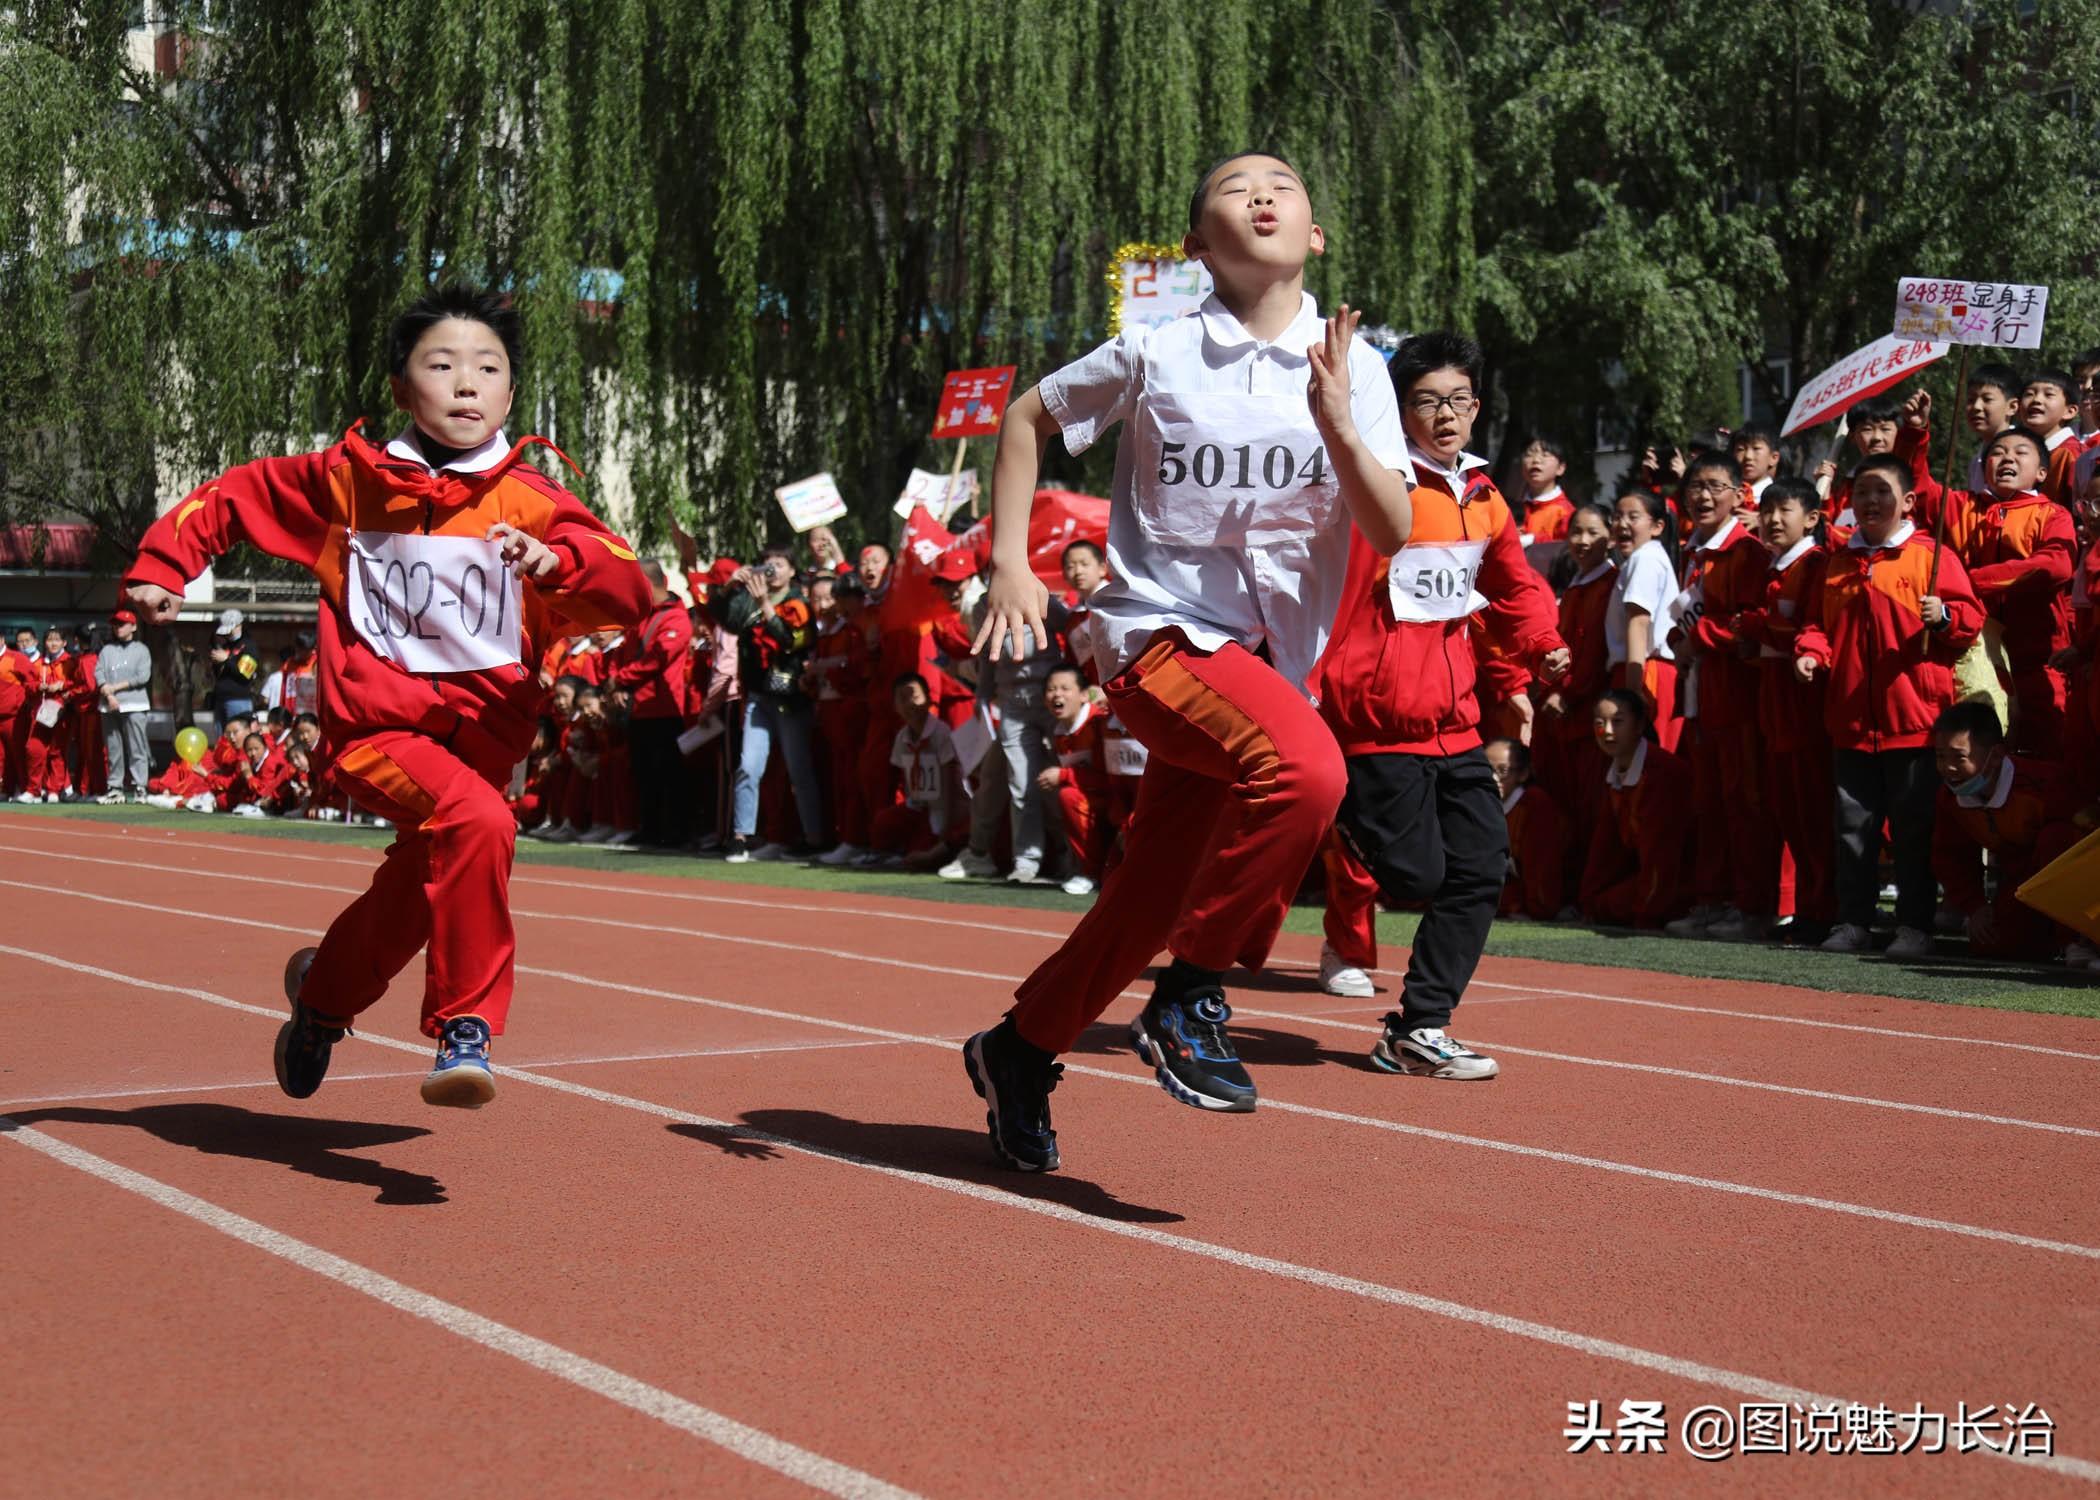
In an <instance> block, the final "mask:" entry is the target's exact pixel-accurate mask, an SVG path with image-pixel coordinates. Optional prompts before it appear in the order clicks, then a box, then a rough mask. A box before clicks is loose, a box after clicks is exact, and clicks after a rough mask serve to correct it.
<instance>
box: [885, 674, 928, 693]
mask: <svg viewBox="0 0 2100 1500" xmlns="http://www.w3.org/2000/svg"><path fill="white" fill-rule="evenodd" d="M908 682H916V683H917V684H918V685H919V686H920V687H922V688H925V689H926V696H927V697H928V698H931V697H932V696H933V684H931V683H929V682H928V681H927V680H926V679H925V677H923V676H922V675H920V674H919V673H917V672H899V673H898V674H897V675H896V676H895V677H894V678H892V679H891V681H890V692H891V693H892V694H895V693H896V691H897V689H898V688H901V687H903V686H904V685H905V684H906V683H908Z"/></svg>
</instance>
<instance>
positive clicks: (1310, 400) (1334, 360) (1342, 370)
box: [1305, 302, 1363, 444]
mask: <svg viewBox="0 0 2100 1500" xmlns="http://www.w3.org/2000/svg"><path fill="white" fill-rule="evenodd" d="M1362 321H1363V314H1362V313H1360V312H1357V311H1356V310H1355V309H1354V308H1352V307H1350V305H1349V304H1348V303H1346V302H1344V303H1343V304H1342V305H1341V307H1340V308H1339V309H1338V310H1337V311H1336V313H1335V315H1334V316H1333V317H1331V318H1329V319H1328V320H1327V337H1326V338H1324V339H1322V340H1321V341H1320V342H1319V343H1317V344H1314V345H1312V346H1311V347H1310V348H1308V349H1307V350H1306V351H1305V357H1306V358H1307V359H1308V360H1310V361H1311V362H1312V375H1311V378H1310V379H1309V380H1307V382H1306V386H1305V399H1306V402H1307V404H1308V405H1310V406H1311V407H1312V419H1313V425H1314V426H1316V427H1318V428H1319V429H1320V436H1321V437H1323V438H1325V439H1326V440H1327V441H1328V443H1329V444H1333V443H1336V442H1338V441H1339V440H1340V439H1342V438H1345V437H1347V436H1348V435H1349V434H1350V433H1352V432H1354V431H1355V430H1356V415H1355V412H1354V410H1353V409H1352V408H1351V407H1350V405H1349V345H1350V343H1351V341H1353V340H1354V339H1355V337H1356V325H1357V324H1358V323H1360V322H1362Z"/></svg>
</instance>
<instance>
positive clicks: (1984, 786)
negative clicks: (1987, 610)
mask: <svg viewBox="0 0 2100 1500" xmlns="http://www.w3.org/2000/svg"><path fill="white" fill-rule="evenodd" d="M1932 749H1933V758H1934V762H1935V765H1936V767H1937V769H1938V771H1939V773H1940V783H1941V785H1940V789H1939V806H1938V809H1937V813H1936V816H1935V819H1934V823H1933V831H1932V873H1933V874H1934V876H1936V877H1937V878H1938V880H1939V883H1940V888H1941V890H1943V891H1944V892H1945V893H1946V903H1947V906H1948V907H1949V908H1950V909H1951V912H1952V914H1953V915H1954V916H1956V917H1958V918H1959V920H1960V924H1961V930H1962V931H1963V932H1965V933H1966V934H1967V936H1968V939H1969V952H1970V953H1971V954H1973V955H1974V956H1976V957H1978V958H2024V959H2031V960H2034V961H2037V962H2045V961H2047V960H2049V959H2052V958H2054V957H2056V955H2057V953H2058V952H2059V951H2060V950H2061V949H2062V948H2063V946H2064V943H2065V941H2066V935H2064V934H2061V933H2059V932H2058V931H2057V929H2056V927H2055V924H2053V923H2052V922H2050V921H2049V919H2048V918H2047V917H2045V916H2043V915H2042V914H2041V913H2040V912H2038V911H2036V910H2035V909H2034V908H2033V907H2031V906H2028V905H2027V904H2025V903H2024V902H2022V901H2020V900H2018V899H2016V898H2015V897H2014V895H2013V892H2014V891H2016V890H2018V889H2019V887H2020V886H2021V884H2022V883H2024V882H2025V881H2026V879H2027V878H2028V877H2029V876H2030V875H2032V874H2034V873H2035V872H2036V871H2037V870H2039V869H2041V868H2042V866H2044V865H2046V864H2048V863H2049V861H2050V860H2052V859H2054V858H2056V856H2057V855H2059V854H2061V853H2063V852H2064V851H2065V850H2066V849H2069V848H2070V847H2071V845H2073V844H2074V843H2076V842H2077V841H2078V840H2079V839H2080V838H2081V837H2083V835H2082V834H2081V833H2080V832H2079V831H2078V830H2076V829H2074V828H2073V827H2072V826H2071V824H2070V822H2069V820H2068V818H2067V817H2065V816H2064V814H2065V813H2066V812H2067V809H2065V808H2064V807H2063V806H2062V805H2061V788H2062V776H2061V774H2060V772H2059V770H2058V768H2057V767H2055V766H2053V765H2044V764H2042V763H2040V762H2036V761H2032V760H2029V759H2027V758H2026V757H2024V756H2015V755H2013V754H2011V753H2010V752H2009V751H2008V750H2007V749H2006V746H2005V729H2004V726H2003V725H2001V724H2000V723H1999V722H1998V711H1997V710H1996V709H1995V708H1993V707H1992V706H1991V705H1990V704H1988V703H1978V702H1968V703H1957V704H1955V705H1954V706H1953V707H1952V708H1950V709H1948V710H1947V711H1946V712H1945V713H1943V714H1941V715H1940V716H1939V719H1938V721H1937V722H1935V723H1934V724H1933V726H1932ZM1986 856H1988V857H1989V860H1990V866H1991V875H1992V877H1993V880H1994V882H1995V886H1996V889H1995V892H1994V893H1993V892H1987V891H1986V890H1985V888H1984V881H1983V866H1984V860H1985V857H1986Z"/></svg>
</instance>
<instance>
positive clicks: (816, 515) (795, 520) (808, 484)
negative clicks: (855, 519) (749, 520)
mask: <svg viewBox="0 0 2100 1500" xmlns="http://www.w3.org/2000/svg"><path fill="white" fill-rule="evenodd" d="M773 498H774V499H776V500H778V501H779V502H780V508H781V509H782V510H783V511H785V512H787V518H788V525H790V526H792V527H794V528H795V530H797V531H808V530H810V529H811V528H812V527H816V526H822V525H823V524H824V523H825V522H827V521H836V520H837V519H838V518H839V517H840V516H843V515H844V514H845V513H846V501H845V498H844V497H843V496H841V495H840V494H839V487H838V481H836V480H835V479H833V478H832V477H831V476H830V475H829V474H812V475H810V476H809V478H807V479H798V480H796V481H795V482H794V483H793V484H784V485H782V486H780V488H779V489H777V490H775V491H773Z"/></svg>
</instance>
